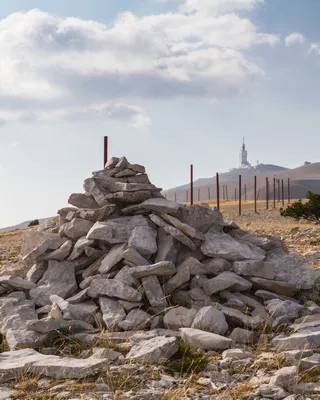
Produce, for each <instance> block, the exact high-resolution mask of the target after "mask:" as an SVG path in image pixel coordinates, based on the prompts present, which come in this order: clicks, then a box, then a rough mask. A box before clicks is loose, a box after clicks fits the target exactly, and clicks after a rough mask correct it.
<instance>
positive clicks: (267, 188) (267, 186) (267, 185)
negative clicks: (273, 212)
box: [266, 177, 269, 210]
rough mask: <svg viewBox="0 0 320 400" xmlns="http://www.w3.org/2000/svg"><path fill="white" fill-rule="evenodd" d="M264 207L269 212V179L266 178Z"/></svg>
mask: <svg viewBox="0 0 320 400" xmlns="http://www.w3.org/2000/svg"><path fill="white" fill-rule="evenodd" d="M266 207H267V210H269V179H268V177H267V178H266Z"/></svg>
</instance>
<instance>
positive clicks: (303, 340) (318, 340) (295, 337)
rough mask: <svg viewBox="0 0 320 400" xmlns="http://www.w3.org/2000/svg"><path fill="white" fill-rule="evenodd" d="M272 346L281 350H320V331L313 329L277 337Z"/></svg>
mask: <svg viewBox="0 0 320 400" xmlns="http://www.w3.org/2000/svg"><path fill="white" fill-rule="evenodd" d="M272 345H273V346H274V347H276V348H277V349H279V350H307V349H313V350H315V349H319V348H320V330H313V329H312V328H310V329H306V330H303V331H301V332H297V333H294V334H292V335H290V336H289V337H287V336H282V335H279V336H276V337H275V338H274V339H273V340H272Z"/></svg>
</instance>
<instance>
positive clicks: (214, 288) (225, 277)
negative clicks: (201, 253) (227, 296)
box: [203, 271, 252, 296]
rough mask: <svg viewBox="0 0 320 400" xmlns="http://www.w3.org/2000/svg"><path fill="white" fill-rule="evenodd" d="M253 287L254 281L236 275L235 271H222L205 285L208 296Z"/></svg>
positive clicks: (204, 288)
mask: <svg viewBox="0 0 320 400" xmlns="http://www.w3.org/2000/svg"><path fill="white" fill-rule="evenodd" d="M251 288H252V283H251V282H249V281H247V280H246V279H244V278H242V277H241V276H238V275H236V274H235V273H234V272H229V271H226V272H221V274H219V275H218V276H216V277H215V278H212V279H209V280H208V281H207V282H205V284H204V285H203V290H204V291H205V293H206V294H207V295H208V296H211V295H213V294H217V293H220V292H222V291H223V290H226V289H228V290H230V291H246V290H250V289H251Z"/></svg>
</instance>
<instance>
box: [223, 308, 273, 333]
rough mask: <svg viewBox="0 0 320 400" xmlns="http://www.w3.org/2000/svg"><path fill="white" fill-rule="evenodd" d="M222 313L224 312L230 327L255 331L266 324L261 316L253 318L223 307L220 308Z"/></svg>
mask: <svg viewBox="0 0 320 400" xmlns="http://www.w3.org/2000/svg"><path fill="white" fill-rule="evenodd" d="M220 311H222V312H223V314H224V315H225V317H226V319H227V322H228V323H229V324H230V325H237V326H240V327H244V328H247V329H253V330H255V329H260V328H262V327H263V326H264V325H265V323H266V321H265V318H263V317H261V316H259V315H257V316H255V317H252V316H250V315H246V314H243V313H242V312H241V311H239V310H235V309H233V308H230V307H224V306H222V307H221V308H220Z"/></svg>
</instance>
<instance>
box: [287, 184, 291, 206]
mask: <svg viewBox="0 0 320 400" xmlns="http://www.w3.org/2000/svg"><path fill="white" fill-rule="evenodd" d="M290 191H291V190H290V178H288V204H290V200H291V199H290V197H291V193H290Z"/></svg>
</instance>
